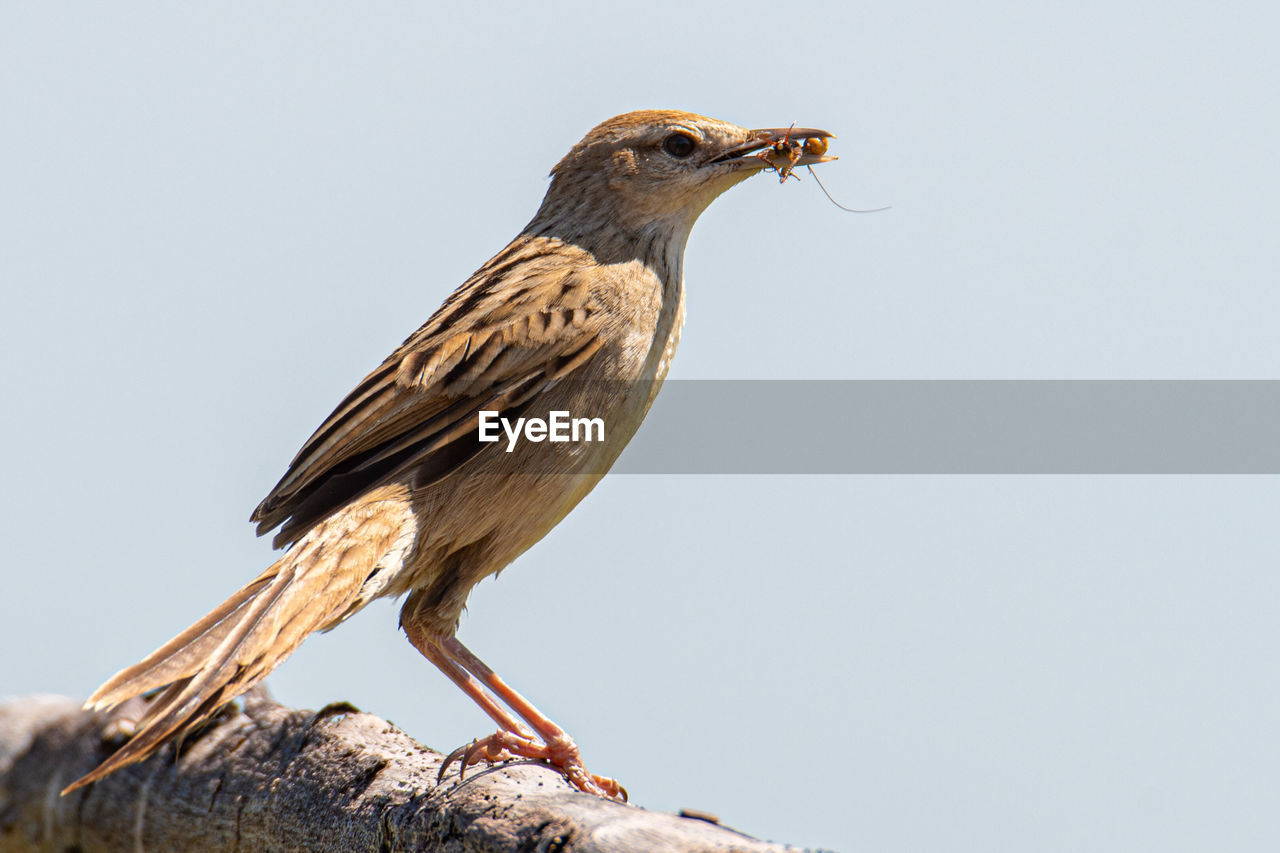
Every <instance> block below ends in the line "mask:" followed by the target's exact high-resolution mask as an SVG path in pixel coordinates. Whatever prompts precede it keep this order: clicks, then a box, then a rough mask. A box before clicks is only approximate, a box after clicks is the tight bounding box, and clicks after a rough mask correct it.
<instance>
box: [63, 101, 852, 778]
mask: <svg viewBox="0 0 1280 853" xmlns="http://www.w3.org/2000/svg"><path fill="white" fill-rule="evenodd" d="M828 138H831V134H830V133H828V132H827V131H824V130H817V129H812V128H800V129H797V128H795V127H794V125H793V126H792V127H789V128H781V127H778V128H763V129H747V128H744V127H740V126H738V125H735V124H731V123H729V122H725V121H720V120H717V119H712V118H708V117H706V116H702V115H697V114H694V113H688V112H683V111H678V110H641V111H636V112H629V113H625V114H622V115H619V116H615V117H614V118H611V119H608V120H607V121H604V122H602V123H601V124H599V125H598V126H596V127H595V128H593V129H592V130H591V131H590V132H589V133H587V135H586V136H585V137H583V139H582V140H581V141H580V142H578V143H577V144H576V145H574V146H573V147H572V148H571V149H570V151H569V152H568V154H566V155H565V156H564V158H563V159H561V160H560V161H559V163H558V164H557V165H556V166H555V167H554V168H553V169H552V171H551V175H550V178H551V180H550V185H549V186H548V189H547V192H546V195H545V197H544V198H543V201H542V203H541V205H540V206H539V208H538V211H537V213H536V214H535V215H534V217H533V219H532V220H531V221H530V222H529V224H528V225H526V226H525V228H524V229H523V230H522V231H521V232H520V234H519V235H518V236H517V237H516V238H515V239H514V240H512V241H511V242H510V243H509V244H508V245H507V246H506V247H505V248H504V249H502V250H501V251H500V252H498V253H497V254H496V255H494V256H493V258H491V259H490V260H489V261H488V262H487V263H485V264H484V265H483V266H482V267H480V268H479V269H478V270H477V271H476V272H475V273H474V274H472V275H471V276H470V277H469V278H468V279H467V280H466V281H464V282H463V283H462V285H461V286H459V287H458V288H457V289H456V290H455V291H454V292H453V293H452V294H451V295H450V296H449V297H448V298H447V299H445V301H444V303H443V304H442V305H441V306H440V308H439V309H438V310H437V311H436V312H435V313H434V314H433V315H432V316H431V317H430V318H429V319H428V320H427V321H426V322H425V323H424V324H423V325H422V326H421V327H419V328H418V329H417V330H416V331H415V332H413V334H411V335H410V336H409V337H408V338H407V339H406V340H405V341H404V343H402V344H401V345H400V346H399V347H398V348H397V349H396V350H395V351H394V352H392V353H391V355H389V356H388V357H387V358H386V359H385V360H384V361H383V362H382V363H381V364H380V365H378V367H376V368H375V369H374V370H373V371H372V372H371V373H369V374H368V375H367V376H366V377H365V378H364V379H363V380H362V381H361V382H360V383H359V384H358V385H356V387H355V388H354V389H353V390H352V391H351V392H350V393H349V394H348V395H347V396H346V398H345V399H343V400H342V402H341V403H340V404H339V405H338V406H337V408H336V409H334V411H333V413H332V414H330V415H329V417H328V418H327V419H326V420H325V421H324V422H323V423H322V424H321V425H320V427H319V428H318V429H317V430H316V431H315V433H314V434H313V435H312V436H311V437H310V438H309V439H308V440H307V441H306V443H305V444H304V445H303V446H302V449H301V450H299V451H298V454H297V455H296V456H295V457H294V459H293V461H292V462H291V463H290V465H289V467H288V469H287V471H286V472H285V474H284V476H283V477H282V478H281V479H280V481H279V482H278V483H277V484H276V486H275V487H274V488H273V489H271V491H270V493H268V494H267V496H266V497H265V498H264V499H263V501H262V502H261V503H260V504H259V505H258V507H257V508H256V509H255V510H254V511H253V514H252V516H251V521H253V522H256V524H257V532H258V534H259V535H263V534H265V533H267V532H270V531H272V530H276V533H275V537H274V540H273V544H274V546H275V547H277V548H283V549H285V550H284V553H283V554H282V555H281V556H280V557H279V559H277V560H276V561H275V562H274V563H273V564H272V565H271V566H270V567H268V568H267V569H266V570H265V571H263V572H262V573H261V574H259V575H258V576H257V577H256V578H254V579H253V580H252V581H250V582H249V583H248V584H246V585H245V586H243V587H242V588H241V589H240V590H238V591H237V592H236V593H234V594H233V595H232V596H231V597H230V598H228V599H227V600H226V601H224V602H223V603H222V604H220V605H218V606H217V607H216V608H214V609H213V610H212V611H210V612H209V613H208V615H206V616H205V617H204V618H202V619H200V620H199V621H198V622H196V623H195V624H194V625H192V626H191V627H189V628H188V629H186V630H185V631H183V632H182V633H180V634H179V635H178V636H176V637H174V638H173V639H172V640H170V641H169V642H168V643H165V644H164V645H163V646H161V647H160V648H159V649H157V650H156V651H155V652H154V653H152V654H151V655H150V656H148V657H147V658H145V659H144V660H142V661H141V662H139V663H137V664H135V665H133V666H130V667H128V668H126V669H124V670H121V671H120V672H118V673H117V674H116V675H114V676H113V677H112V678H111V679H109V680H108V681H107V682H106V683H105V684H103V685H102V686H101V687H99V688H98V689H97V690H96V691H95V692H94V693H93V694H92V695H91V696H90V697H89V699H88V700H87V702H86V703H85V707H86V708H89V709H91V710H95V711H102V710H106V709H109V708H112V707H114V706H116V705H118V704H120V703H121V702H123V701H125V700H127V699H130V698H132V697H135V696H139V695H143V694H150V697H149V703H148V704H147V705H146V710H145V712H144V713H142V714H141V717H140V719H138V720H136V721H134V726H133V732H132V736H131V737H130V738H129V739H128V740H127V741H126V742H125V743H124V744H123V745H122V746H120V748H119V749H117V750H116V751H115V752H114V753H113V754H111V755H109V756H108V757H107V758H106V759H105V760H103V761H102V762H101V763H100V764H99V765H98V766H97V767H96V768H94V769H93V770H92V771H90V772H89V773H87V774H86V775H85V776H83V777H81V778H80V779H78V780H77V781H75V782H74V783H72V784H71V785H69V786H68V787H67V788H66V789H65V790H64V791H63V793H64V794H66V793H69V792H71V791H75V790H76V789H78V788H81V787H83V786H85V785H88V784H90V783H92V782H95V781H97V780H99V779H102V778H104V777H105V776H107V775H108V774H110V773H112V772H114V771H116V770H119V769H120V768H122V767H125V766H128V765H130V764H134V763H136V762H139V761H142V760H143V759H145V758H147V757H148V756H149V755H151V754H153V753H154V752H156V751H157V750H159V749H160V748H161V747H163V746H164V745H165V744H166V743H167V742H169V741H170V740H172V739H175V738H177V737H179V736H180V735H182V734H183V733H185V732H188V731H190V730H192V729H193V728H194V727H196V726H198V725H200V724H201V723H202V722H204V721H206V720H208V719H209V718H210V717H212V716H213V715H215V714H216V713H218V711H219V710H221V709H222V708H223V707H224V706H226V705H227V704H228V703H229V702H231V701H232V700H233V699H235V698H236V697H237V696H239V695H240V694H242V693H244V692H245V691H246V690H248V689H250V688H251V687H253V686H254V685H256V684H257V683H258V682H260V681H261V680H262V679H263V678H265V677H266V675H267V674H268V673H270V672H271V671H272V670H274V669H275V668H276V667H277V666H278V665H279V664H280V663H281V662H282V661H284V659H285V658H287V657H288V656H289V655H290V654H291V653H292V652H293V651H294V650H295V649H297V647H298V646H299V644H300V643H302V641H303V640H304V639H306V637H307V636H308V635H310V634H312V633H314V632H316V631H326V630H329V629H331V628H334V627H336V626H337V625H338V624H340V623H341V622H343V621H344V620H345V619H347V618H348V617H350V616H351V615H352V614H354V613H356V612H357V611H358V610H360V609H361V608H362V607H364V606H365V605H366V604H368V603H369V602H370V601H372V600H374V599H377V598H380V597H383V596H392V597H400V596H404V603H403V606H402V608H401V610H400V627H401V629H402V630H403V631H404V632H405V634H406V636H407V637H408V639H409V642H410V643H412V644H413V646H414V647H415V648H417V650H418V651H419V652H421V654H422V655H423V656H424V657H426V658H427V660H429V661H431V663H433V664H435V666H436V667H438V668H439V669H440V671H441V672H443V673H444V675H445V676H446V677H448V678H449V679H450V680H451V681H453V682H454V683H455V684H456V685H457V686H458V687H459V688H461V689H462V691H463V692H464V693H466V694H467V695H468V696H470V697H471V699H472V700H473V701H474V702H475V703H476V704H477V705H478V706H479V707H480V708H481V709H482V710H483V711H484V712H485V713H486V714H487V715H488V716H489V717H490V718H491V719H492V720H493V722H494V723H496V725H497V731H496V732H494V733H493V734H491V735H488V736H486V737H483V738H480V739H478V740H476V741H473V742H471V743H470V744H469V745H467V746H465V747H463V748H460V749H459V750H455V752H454V753H453V754H452V755H450V756H448V757H447V758H446V760H445V761H444V762H442V766H441V768H440V773H441V776H443V774H444V772H445V769H446V768H447V767H448V766H450V763H451V762H453V761H457V762H458V763H459V770H460V772H461V771H463V770H465V768H466V767H467V766H468V765H470V764H477V763H480V762H481V761H498V760H508V759H513V758H521V759H530V760H536V761H541V762H545V763H546V764H548V765H550V766H551V767H553V768H555V769H556V770H558V771H559V772H560V773H562V774H563V775H564V777H565V778H566V779H567V780H568V781H569V782H570V783H571V784H572V785H573V786H574V787H576V788H577V789H578V790H580V791H584V792H586V793H590V794H595V795H597V796H600V797H606V798H615V799H625V798H626V791H625V789H624V788H623V787H622V786H621V785H620V784H619V783H618V782H617V781H616V780H614V779H612V778H609V777H605V776H599V775H596V774H594V773H591V772H590V771H588V770H587V768H586V766H585V764H584V762H583V760H582V756H581V751H580V750H579V748H578V747H577V745H576V744H575V742H574V740H573V739H572V738H571V737H570V736H569V735H568V733H567V732H565V731H564V729H562V728H561V727H560V726H558V725H556V724H555V723H554V722H553V721H551V720H550V719H549V718H548V717H546V715H544V714H543V713H542V712H540V711H539V710H538V709H537V708H536V707H534V705H533V704H531V703H530V702H529V701H528V700H527V699H525V698H524V696H522V695H521V694H520V693H517V692H516V691H515V690H514V689H513V688H512V687H511V686H510V685H509V684H508V683H507V682H506V681H505V680H503V679H502V678H501V677H500V676H499V675H498V674H497V673H496V672H495V671H494V670H493V669H491V668H490V667H489V666H488V665H487V664H485V663H484V662H483V661H482V660H481V659H480V658H479V657H477V656H476V655H475V654H474V653H472V652H471V651H470V650H469V649H468V648H467V647H466V646H464V645H463V644H462V643H461V642H460V641H459V640H458V638H457V636H456V634H457V629H458V624H459V620H460V617H461V614H462V612H463V609H464V605H465V604H466V600H467V596H468V594H469V592H470V591H471V589H472V587H474V586H475V585H476V584H477V583H478V582H479V581H481V580H482V579H484V578H486V577H488V576H490V575H494V574H496V573H497V572H499V571H500V570H502V569H503V568H504V567H506V566H507V565H508V564H510V563H511V562H512V561H513V560H515V559H516V557H518V556H519V555H520V554H521V553H523V552H524V551H525V550H527V549H528V548H529V547H530V546H532V545H533V544H534V543H535V542H537V541H538V540H539V539H541V538H542V537H543V536H545V535H546V534H547V533H548V532H549V531H550V530H551V529H552V528H553V527H554V526H555V525H556V524H558V523H559V522H560V521H561V520H562V519H563V518H564V517H565V516H566V515H567V514H568V513H569V512H570V511H571V510H572V509H573V508H574V507H575V506H576V505H577V504H578V502H579V501H581V500H582V499H583V498H584V497H585V496H586V495H587V493H588V492H590V491H591V490H592V488H593V487H594V486H595V485H596V484H597V483H598V482H599V481H600V479H601V478H602V477H603V476H604V474H605V472H607V470H608V469H609V466H610V465H611V464H612V463H613V462H614V460H615V459H617V457H618V455H619V454H620V453H621V452H622V449H623V447H624V446H625V445H626V444H627V442H628V441H629V440H630V439H631V437H632V435H633V434H634V433H635V431H636V430H637V428H638V427H639V426H640V423H641V421H642V420H643V419H644V417H645V414H646V413H647V412H648V410H649V407H650V406H651V404H652V403H653V401H654V397H655V395H656V394H657V393H658V390H659V388H660V387H661V385H662V381H663V379H664V378H665V377H666V375H667V372H668V370H669V368H670V365H671V360H672V357H673V355H674V354H675V351H676V346H677V344H678V343H679V339H680V331H681V327H682V325H683V322H684V311H685V297H684V273H683V264H684V253H685V245H686V243H687V241H688V238H689V233H690V230H691V229H692V227H693V224H694V221H695V220H696V219H697V218H698V217H699V215H700V214H701V213H702V212H703V211H704V210H705V209H706V207H707V206H708V205H709V204H710V203H711V202H712V201H713V200H714V199H715V198H716V197H717V196H719V195H720V194H721V193H723V192H725V191H726V190H728V189H729V188H731V187H733V186H734V185H736V184H738V183H740V182H741V181H743V180H745V179H747V178H749V177H751V176H752V175H755V174H758V173H761V172H764V171H770V170H772V171H773V172H775V173H776V174H778V175H779V176H780V177H782V178H785V177H786V175H787V174H788V173H789V171H790V169H791V168H793V167H794V166H798V165H812V164H816V163H823V162H827V161H829V160H833V159H835V158H834V157H829V156H826V155H825V151H826V149H827V144H826V140H827V139H828ZM805 141H809V142H810V144H809V145H808V146H803V143H804V142H805ZM555 412H567V413H572V414H574V415H575V416H577V415H578V414H582V415H584V416H587V417H589V418H599V419H600V420H601V421H602V422H603V426H604V429H603V430H599V431H597V432H596V434H595V435H592V436H591V437H592V438H599V439H600V440H593V441H586V440H579V441H572V440H570V441H539V440H536V438H533V439H532V440H524V441H520V442H517V443H511V444H508V443H507V442H505V441H504V442H501V443H495V442H493V441H491V440H487V439H486V437H485V436H483V435H482V430H481V421H482V420H483V418H484V417H485V416H486V413H488V416H489V417H493V416H497V417H500V418H505V419H507V420H508V421H509V422H510V421H512V420H515V421H516V422H519V420H518V419H519V418H520V417H528V418H530V419H532V418H534V417H535V416H537V415H538V413H541V414H542V415H544V416H546V415H549V414H550V415H553V413H555ZM587 433H588V435H590V434H591V430H587ZM600 433H603V435H602V436H601V435H600ZM524 435H525V438H526V439H530V438H531V437H532V436H533V434H532V433H530V432H529V431H527V430H526V432H525V433H524Z"/></svg>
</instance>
